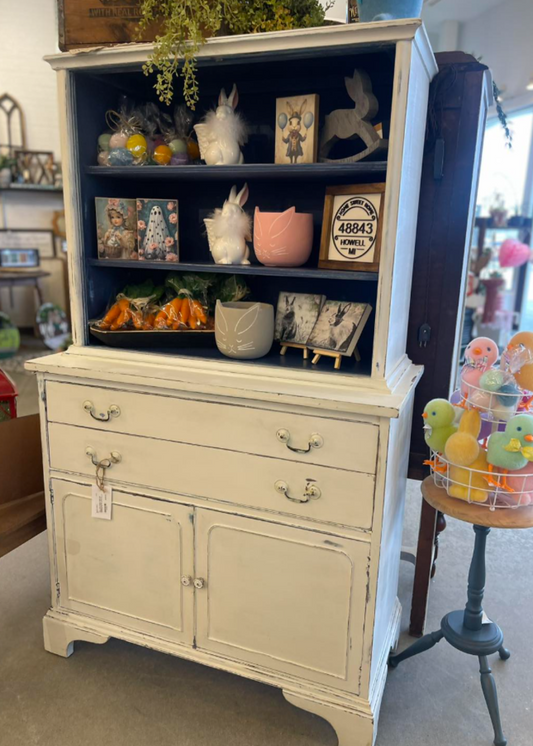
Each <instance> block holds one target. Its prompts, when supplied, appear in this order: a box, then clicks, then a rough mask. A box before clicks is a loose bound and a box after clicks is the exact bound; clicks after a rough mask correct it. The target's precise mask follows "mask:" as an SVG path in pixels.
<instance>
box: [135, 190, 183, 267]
mask: <svg viewBox="0 0 533 746" xmlns="http://www.w3.org/2000/svg"><path fill="white" fill-rule="evenodd" d="M137 236H138V241H139V260H141V261H147V262H157V261H161V262H179V256H180V255H179V235H178V201H177V200H176V199H144V198H140V197H137Z"/></svg>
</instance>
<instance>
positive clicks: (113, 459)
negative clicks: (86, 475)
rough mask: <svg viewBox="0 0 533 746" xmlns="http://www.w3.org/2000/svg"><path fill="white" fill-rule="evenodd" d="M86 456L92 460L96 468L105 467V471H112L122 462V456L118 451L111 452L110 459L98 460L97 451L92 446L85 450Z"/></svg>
mask: <svg viewBox="0 0 533 746" xmlns="http://www.w3.org/2000/svg"><path fill="white" fill-rule="evenodd" d="M85 455H86V456H87V457H88V458H90V459H91V461H92V462H93V465H94V466H103V467H104V469H110V468H111V467H112V466H113V464H119V463H120V462H121V461H122V456H121V455H120V453H119V452H118V451H111V454H110V455H109V458H104V459H101V460H100V459H98V456H97V455H96V451H95V450H94V448H91V446H88V447H87V448H86V449H85Z"/></svg>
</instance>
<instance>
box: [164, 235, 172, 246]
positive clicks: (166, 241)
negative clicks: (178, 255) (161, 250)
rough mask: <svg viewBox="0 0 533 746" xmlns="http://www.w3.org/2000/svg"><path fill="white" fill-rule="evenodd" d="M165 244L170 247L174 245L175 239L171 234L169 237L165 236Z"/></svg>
mask: <svg viewBox="0 0 533 746" xmlns="http://www.w3.org/2000/svg"><path fill="white" fill-rule="evenodd" d="M165 246H168V247H170V246H174V239H173V238H171V237H170V236H169V237H168V238H165Z"/></svg>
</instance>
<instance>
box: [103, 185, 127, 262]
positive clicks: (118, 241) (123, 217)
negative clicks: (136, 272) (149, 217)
mask: <svg viewBox="0 0 533 746" xmlns="http://www.w3.org/2000/svg"><path fill="white" fill-rule="evenodd" d="M95 203H96V235H97V240H98V258H99V259H125V260H129V259H137V232H136V230H135V200H134V199H121V198H120V197H96V200H95Z"/></svg>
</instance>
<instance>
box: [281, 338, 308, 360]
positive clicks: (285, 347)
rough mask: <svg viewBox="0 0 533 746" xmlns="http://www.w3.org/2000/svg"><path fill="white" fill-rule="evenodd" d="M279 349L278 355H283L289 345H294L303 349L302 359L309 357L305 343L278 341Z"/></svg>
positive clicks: (298, 348)
mask: <svg viewBox="0 0 533 746" xmlns="http://www.w3.org/2000/svg"><path fill="white" fill-rule="evenodd" d="M280 345H281V350H280V351H279V354H280V355H285V353H286V352H287V350H288V348H289V347H294V348H295V349H296V350H303V355H304V360H307V359H308V358H309V348H308V347H306V345H299V344H296V343H293V342H280Z"/></svg>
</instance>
